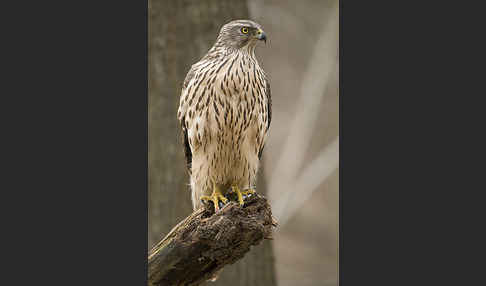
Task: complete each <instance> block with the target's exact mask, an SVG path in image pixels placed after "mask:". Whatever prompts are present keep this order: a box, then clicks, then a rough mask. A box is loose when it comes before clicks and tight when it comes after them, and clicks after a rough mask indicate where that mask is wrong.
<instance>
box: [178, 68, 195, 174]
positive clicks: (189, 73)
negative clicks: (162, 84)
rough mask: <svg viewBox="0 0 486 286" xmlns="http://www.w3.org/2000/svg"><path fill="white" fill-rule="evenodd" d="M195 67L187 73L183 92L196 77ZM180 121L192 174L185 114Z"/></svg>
mask: <svg viewBox="0 0 486 286" xmlns="http://www.w3.org/2000/svg"><path fill="white" fill-rule="evenodd" d="M194 74H195V72H194V69H193V68H192V67H191V69H190V70H189V72H188V73H187V75H186V78H185V79H184V83H183V84H182V92H184V89H186V88H187V85H188V84H189V82H190V81H191V79H192V78H193V77H194ZM179 122H180V124H181V128H182V134H181V135H182V136H181V137H182V142H183V148H184V155H185V157H186V163H187V170H188V171H189V174H191V167H192V151H191V145H190V144H189V138H188V137H187V126H186V119H185V116H184V115H182V117H180V118H179Z"/></svg>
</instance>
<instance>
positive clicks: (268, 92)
mask: <svg viewBox="0 0 486 286" xmlns="http://www.w3.org/2000/svg"><path fill="white" fill-rule="evenodd" d="M265 95H266V97H267V116H268V124H267V129H266V130H265V132H268V128H270V122H272V92H271V90H270V83H269V82H268V81H267V85H266V88H265ZM264 148H265V143H264V144H263V145H262V148H261V149H260V151H258V159H261V158H262V152H263V149H264Z"/></svg>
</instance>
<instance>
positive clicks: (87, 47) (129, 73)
mask: <svg viewBox="0 0 486 286" xmlns="http://www.w3.org/2000/svg"><path fill="white" fill-rule="evenodd" d="M4 4H6V3H4ZM11 4H13V5H16V7H15V6H14V7H12V6H10V7H2V9H0V10H1V12H2V14H3V15H2V17H1V18H2V21H4V27H7V26H8V28H7V29H6V30H8V31H6V33H5V34H4V36H3V38H2V43H3V44H2V46H3V48H5V50H4V51H2V56H3V59H2V69H3V74H5V75H6V76H5V77H4V79H3V80H2V84H1V88H2V90H1V94H2V95H3V96H2V97H3V100H6V101H8V102H2V104H1V106H2V109H3V111H2V112H1V114H2V118H3V119H2V122H3V123H4V124H6V126H8V128H2V140H1V141H2V143H4V144H6V145H7V146H5V147H2V151H4V152H3V154H2V156H1V157H2V160H1V161H2V165H4V166H3V167H2V169H4V170H6V172H4V173H3V175H2V180H0V181H1V183H2V186H1V189H2V193H3V195H2V199H1V200H0V204H1V210H2V212H4V213H3V214H2V216H1V217H2V219H4V220H5V223H2V245H3V246H4V247H3V248H2V249H3V250H2V260H4V261H3V262H4V263H2V265H7V267H4V268H3V271H2V275H0V276H1V277H0V280H6V281H5V282H4V281H1V282H0V284H1V285H44V284H45V285H146V281H147V274H146V273H147V216H148V213H147V167H148V166H147V162H148V158H147V155H148V146H147V144H148V140H147V138H148V134H147V131H148V128H147V124H148V118H147V114H148V113H147V111H148V104H147V101H148V74H147V73H148V68H147V64H148V62H147V61H148V50H147V49H148V1H147V0H137V1H89V0H87V1H80V2H79V1H78V2H69V3H68V2H65V1H42V2H39V1H32V2H31V3H29V1H23V2H14V3H11ZM2 6H3V5H2Z"/></svg>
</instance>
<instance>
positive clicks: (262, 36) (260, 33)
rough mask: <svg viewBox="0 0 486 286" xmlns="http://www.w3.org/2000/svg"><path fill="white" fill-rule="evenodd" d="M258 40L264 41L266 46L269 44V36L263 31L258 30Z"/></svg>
mask: <svg viewBox="0 0 486 286" xmlns="http://www.w3.org/2000/svg"><path fill="white" fill-rule="evenodd" d="M257 39H259V40H262V41H264V42H265V44H266V43H267V35H266V34H265V32H263V31H262V30H261V29H258V32H257Z"/></svg>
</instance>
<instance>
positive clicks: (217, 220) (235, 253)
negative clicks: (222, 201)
mask: <svg viewBox="0 0 486 286" xmlns="http://www.w3.org/2000/svg"><path fill="white" fill-rule="evenodd" d="M272 226H276V222H275V220H274V219H273V217H272V212H271V209H270V206H269V204H268V202H267V200H266V199H265V198H263V197H262V196H260V195H256V196H252V197H251V198H249V199H247V201H246V203H245V205H244V207H240V206H239V205H238V204H237V203H236V202H230V203H228V204H227V205H225V206H224V207H223V208H222V209H221V210H220V211H219V212H217V213H215V214H214V210H213V207H212V206H210V207H208V206H206V207H205V208H201V209H199V210H197V211H195V212H194V213H192V214H191V215H190V216H188V217H187V218H186V219H184V220H183V221H181V222H180V223H179V224H178V225H177V226H176V227H174V228H173V229H172V231H171V232H170V233H169V234H168V235H167V236H166V237H165V238H164V239H162V240H161V241H160V242H159V243H158V244H157V245H156V246H155V247H154V248H153V249H152V250H151V251H150V253H149V258H148V276H149V277H148V278H149V285H154V286H155V285H200V284H201V283H203V282H204V281H206V280H208V279H210V278H212V277H213V275H214V274H215V273H217V272H218V270H219V269H221V268H223V267H224V266H225V265H227V264H232V263H234V262H236V261H237V260H239V259H241V258H242V257H243V256H244V255H245V253H247V252H248V251H249V250H250V247H251V246H253V245H257V244H259V243H260V242H261V241H262V240H263V239H270V238H271V234H272Z"/></svg>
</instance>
